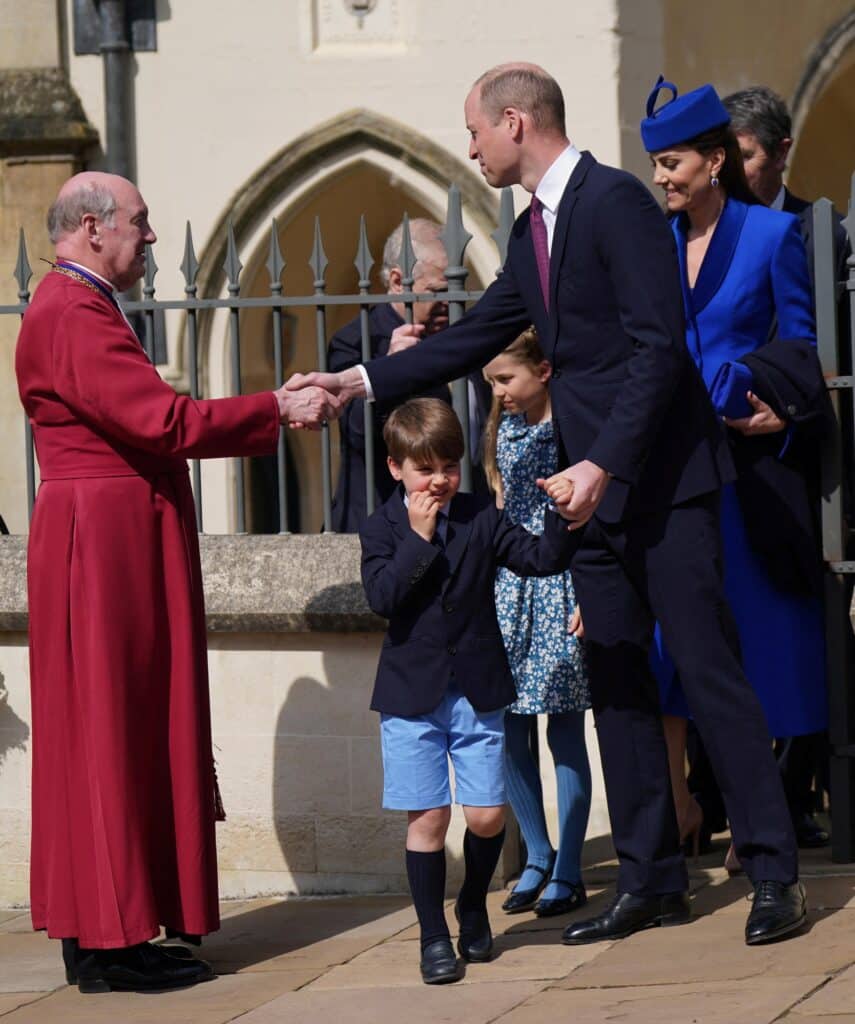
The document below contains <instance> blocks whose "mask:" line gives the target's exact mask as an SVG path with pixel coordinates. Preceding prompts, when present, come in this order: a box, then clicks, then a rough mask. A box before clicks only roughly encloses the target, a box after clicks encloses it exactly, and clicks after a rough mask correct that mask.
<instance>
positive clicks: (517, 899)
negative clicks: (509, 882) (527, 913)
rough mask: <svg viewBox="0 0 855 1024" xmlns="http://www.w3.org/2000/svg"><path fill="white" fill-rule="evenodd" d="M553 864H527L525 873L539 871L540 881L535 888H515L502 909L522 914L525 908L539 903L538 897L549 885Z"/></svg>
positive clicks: (529, 908)
mask: <svg viewBox="0 0 855 1024" xmlns="http://www.w3.org/2000/svg"><path fill="white" fill-rule="evenodd" d="M554 859H555V858H553V862H554ZM552 866H553V865H552V864H550V865H549V867H547V868H542V867H540V865H539V864H526V866H525V868H524V871H523V873H525V872H526V871H537V872H539V874H540V881H539V882H538V883H537V885H536V886H535V887H534V888H533V889H513V890H512V891H511V894H510V895H509V896H508V898H507V899H506V900H505V902H504V903H503V904H502V910H504V912H505V913H506V914H521V913H522V912H523V911H524V910H531V909H532V907H534V905H535V903H537V897H538V896H539V895H540V894H541V893H542V892H543V890H544V889H545V888H546V887H547V885H549V876H550V875H551V874H552Z"/></svg>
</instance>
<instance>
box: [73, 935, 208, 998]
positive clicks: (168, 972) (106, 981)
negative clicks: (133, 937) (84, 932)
mask: <svg viewBox="0 0 855 1024" xmlns="http://www.w3.org/2000/svg"><path fill="white" fill-rule="evenodd" d="M213 977H214V972H213V970H212V969H211V966H210V964H207V963H205V961H204V960H194V959H190V960H186V959H184V960H182V959H179V958H178V957H175V956H171V955H170V954H169V953H166V952H164V951H163V950H161V949H160V948H159V947H157V946H153V945H151V943H148V942H142V943H140V944H139V945H137V946H129V947H127V948H122V949H87V950H80V949H78V951H77V961H76V979H75V980H76V981H77V987H78V988H79V989H80V991H81V992H84V993H95V992H114V991H117V992H153V991H158V990H163V989H171V988H182V987H185V986H187V985H196V984H197V983H199V982H201V981H210V979H211V978H213Z"/></svg>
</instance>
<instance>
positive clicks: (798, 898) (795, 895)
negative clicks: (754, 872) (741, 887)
mask: <svg viewBox="0 0 855 1024" xmlns="http://www.w3.org/2000/svg"><path fill="white" fill-rule="evenodd" d="M806 921H807V898H806V896H805V887H804V886H803V885H802V883H801V882H795V883H794V884H793V885H785V884H784V883H783V882H773V881H764V882H758V883H757V884H756V885H755V886H754V902H753V906H752V907H751V913H750V914H749V915H748V921H747V922H746V925H745V942H746V944H747V945H749V946H759V945H761V943H764V942H773V941H774V940H775V939H780V938H781V937H782V936H784V935H789V934H790V932H795V931H798V930H799V928H801V927H802V925H804V923H805V922H806Z"/></svg>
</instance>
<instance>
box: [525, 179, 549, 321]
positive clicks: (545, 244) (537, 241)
mask: <svg viewBox="0 0 855 1024" xmlns="http://www.w3.org/2000/svg"><path fill="white" fill-rule="evenodd" d="M529 224H530V225H531V240H532V243H533V244H534V258H535V259H536V260H537V273H538V276H539V277H540V290H541V291H542V292H543V304H544V306H546V311H547V313H548V312H549V239H548V238H547V236H546V224H544V222H543V203H542V202H541V201H540V200H539V199H538V198H537V196H532V197H531V214H530V216H529Z"/></svg>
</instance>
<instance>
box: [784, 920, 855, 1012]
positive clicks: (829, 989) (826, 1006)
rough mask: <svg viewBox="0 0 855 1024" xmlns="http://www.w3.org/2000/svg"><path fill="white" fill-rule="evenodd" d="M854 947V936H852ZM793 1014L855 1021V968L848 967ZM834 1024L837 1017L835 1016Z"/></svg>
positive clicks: (796, 1008)
mask: <svg viewBox="0 0 855 1024" xmlns="http://www.w3.org/2000/svg"><path fill="white" fill-rule="evenodd" d="M853 945H855V936H853ZM794 1012H795V1013H799V1014H807V1015H815V1016H821V1015H823V1014H836V1015H843V1014H849V1015H850V1016H852V1017H853V1018H854V1019H855V967H848V968H847V969H846V970H845V971H842V972H841V973H840V974H838V975H837V976H836V977H834V978H832V979H831V980H830V981H829V982H828V984H826V985H823V986H822V988H821V989H818V990H817V991H816V992H814V993H813V995H811V996H810V997H809V998H808V999H806V1000H805V1001H804V1002H803V1003H802V1004H800V1005H799V1006H797V1007H795V1009H794ZM834 1019H835V1022H836V1021H837V1020H838V1016H835V1018H834Z"/></svg>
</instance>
